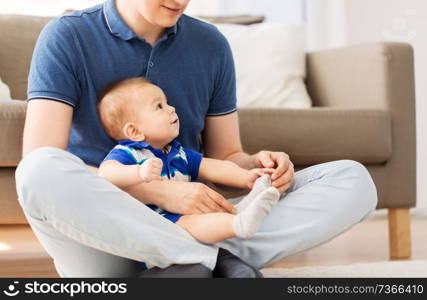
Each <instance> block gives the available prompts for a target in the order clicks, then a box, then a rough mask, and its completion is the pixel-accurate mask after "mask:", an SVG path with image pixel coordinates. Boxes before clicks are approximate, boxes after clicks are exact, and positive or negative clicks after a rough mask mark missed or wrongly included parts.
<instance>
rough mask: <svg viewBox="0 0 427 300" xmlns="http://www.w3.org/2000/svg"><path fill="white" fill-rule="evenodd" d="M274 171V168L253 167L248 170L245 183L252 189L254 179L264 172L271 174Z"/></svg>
mask: <svg viewBox="0 0 427 300" xmlns="http://www.w3.org/2000/svg"><path fill="white" fill-rule="evenodd" d="M273 173H274V169H271V168H255V169H252V170H250V171H249V172H248V175H247V180H246V185H247V187H248V188H250V189H252V188H253V186H254V183H255V181H256V180H257V179H258V178H259V177H261V176H262V175H264V174H269V175H270V176H271V174H273Z"/></svg>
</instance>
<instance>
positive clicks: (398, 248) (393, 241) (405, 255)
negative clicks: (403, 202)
mask: <svg viewBox="0 0 427 300" xmlns="http://www.w3.org/2000/svg"><path fill="white" fill-rule="evenodd" d="M388 233H389V244H390V259H392V260H393V259H409V258H410V257H411V215H410V213H409V208H389V209H388Z"/></svg>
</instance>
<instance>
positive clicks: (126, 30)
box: [103, 0, 181, 40]
mask: <svg viewBox="0 0 427 300" xmlns="http://www.w3.org/2000/svg"><path fill="white" fill-rule="evenodd" d="M103 12H104V17H105V21H106V23H107V27H108V30H109V31H110V33H111V34H112V35H114V36H117V37H119V38H121V39H123V40H131V39H133V38H140V37H139V36H138V35H137V34H136V33H135V32H133V30H132V29H131V28H130V27H129V26H128V25H127V24H126V23H125V22H124V21H123V19H122V18H121V17H120V14H119V12H118V11H117V8H116V4H115V2H114V0H108V1H106V2H104V4H103ZM180 19H181V18H180ZM178 22H179V20H178ZM178 22H177V24H178ZM177 24H175V25H174V26H172V27H169V28H166V30H165V34H164V35H163V39H164V37H165V36H166V37H169V36H170V35H172V34H176V32H177V30H178V25H177Z"/></svg>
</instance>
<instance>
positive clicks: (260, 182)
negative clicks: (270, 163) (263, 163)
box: [235, 174, 271, 212]
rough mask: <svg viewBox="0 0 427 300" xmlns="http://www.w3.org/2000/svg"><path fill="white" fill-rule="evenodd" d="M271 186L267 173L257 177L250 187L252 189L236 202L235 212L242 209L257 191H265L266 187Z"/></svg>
mask: <svg viewBox="0 0 427 300" xmlns="http://www.w3.org/2000/svg"><path fill="white" fill-rule="evenodd" d="M270 186H271V177H270V175H268V174H264V175H262V176H261V177H259V178H258V179H257V180H256V181H255V183H254V186H253V188H252V190H251V191H250V192H249V194H247V195H246V196H245V197H244V198H243V199H242V200H241V201H240V202H239V203H237V204H236V206H235V207H236V209H237V212H241V211H243V210H244V209H245V208H246V207H247V206H248V205H249V203H251V202H252V200H254V199H255V197H256V196H258V194H259V193H261V192H262V191H265V190H266V189H267V188H269V187H270Z"/></svg>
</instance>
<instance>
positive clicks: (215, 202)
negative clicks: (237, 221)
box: [163, 182, 237, 215]
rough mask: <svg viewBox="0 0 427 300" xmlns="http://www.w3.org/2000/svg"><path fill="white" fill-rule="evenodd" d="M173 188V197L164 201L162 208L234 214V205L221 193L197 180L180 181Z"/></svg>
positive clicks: (189, 211) (184, 211)
mask: <svg viewBox="0 0 427 300" xmlns="http://www.w3.org/2000/svg"><path fill="white" fill-rule="evenodd" d="M180 183H183V184H180V185H178V186H176V188H175V190H174V199H170V200H169V201H164V202H163V203H164V209H165V210H167V211H170V212H176V213H181V214H185V215H188V214H206V213H213V212H225V213H231V214H236V213H237V212H236V209H235V208H234V205H232V204H231V203H229V202H228V201H227V200H226V199H225V198H224V197H223V196H222V195H221V194H219V193H217V192H216V191H214V190H212V189H211V188H209V187H208V186H207V185H205V184H203V183H199V182H180Z"/></svg>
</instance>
